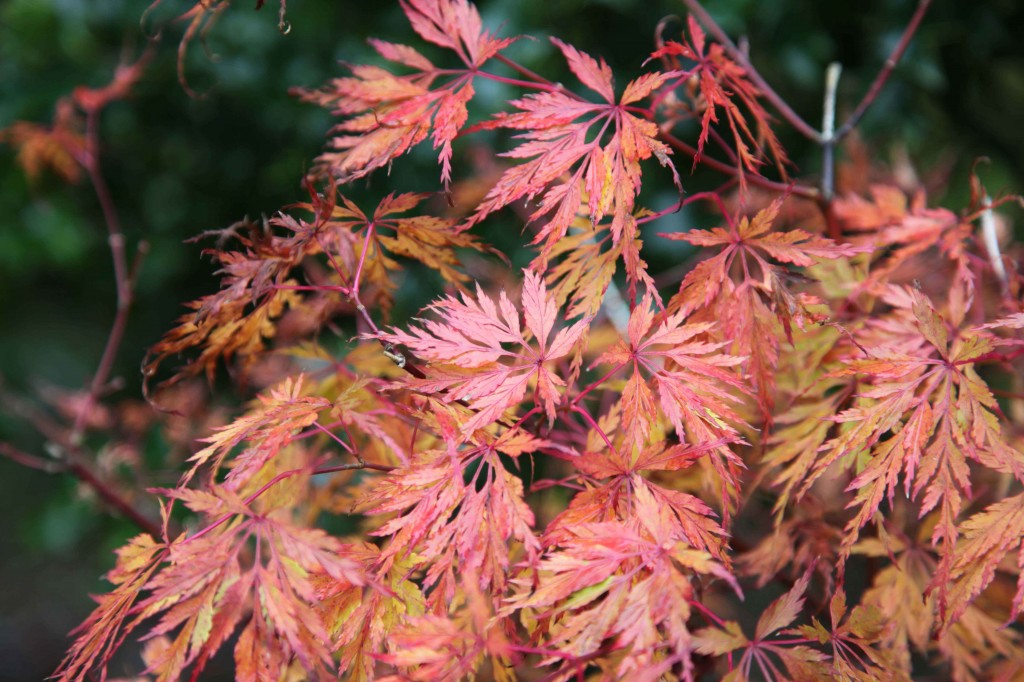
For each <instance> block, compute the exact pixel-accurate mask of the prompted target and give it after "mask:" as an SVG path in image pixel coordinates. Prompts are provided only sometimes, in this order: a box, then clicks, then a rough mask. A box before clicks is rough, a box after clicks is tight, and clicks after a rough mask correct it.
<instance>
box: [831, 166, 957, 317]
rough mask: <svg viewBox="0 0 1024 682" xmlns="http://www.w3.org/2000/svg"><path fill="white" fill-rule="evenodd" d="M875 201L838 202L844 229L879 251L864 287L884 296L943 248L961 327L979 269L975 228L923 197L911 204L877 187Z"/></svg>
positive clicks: (890, 188) (851, 197) (887, 187)
mask: <svg viewBox="0 0 1024 682" xmlns="http://www.w3.org/2000/svg"><path fill="white" fill-rule="evenodd" d="M870 194H871V198H870V200H869V199H866V198H864V197H861V196H858V195H855V194H850V195H847V196H844V197H841V198H837V199H836V201H835V203H834V207H835V214H836V217H837V219H838V220H839V221H840V224H841V225H842V226H843V227H844V228H845V229H846V230H847V231H848V232H849V233H851V235H850V237H851V239H852V240H853V241H855V242H864V241H867V242H869V243H871V244H872V245H873V246H874V248H875V250H876V258H875V262H874V263H872V266H871V273H870V275H869V276H868V278H867V279H866V280H865V281H864V283H863V284H862V285H861V288H862V289H864V290H869V291H874V292H875V293H880V292H882V291H883V290H884V287H885V286H886V285H887V284H888V283H889V282H890V281H891V280H892V279H893V277H894V276H895V275H896V274H897V273H898V272H900V271H901V270H902V269H905V268H906V266H907V265H908V264H911V263H912V259H914V258H915V257H920V255H921V254H923V253H924V252H925V251H927V250H929V249H932V248H937V249H938V251H939V253H940V254H941V256H942V258H943V259H944V260H945V261H946V262H945V263H936V264H934V265H933V266H932V267H934V268H941V267H949V268H950V273H949V275H950V276H951V277H952V280H953V281H952V282H951V283H950V284H948V285H947V286H948V288H949V291H950V294H951V296H952V297H953V298H952V299H951V301H950V303H951V307H950V315H951V317H952V318H953V322H954V323H956V324H959V323H960V322H961V321H962V320H963V316H964V315H965V314H966V311H967V309H968V308H969V307H970V305H971V301H972V300H973V297H974V288H975V278H976V276H975V272H974V270H975V268H974V266H973V265H972V263H971V259H970V255H971V254H970V249H969V247H970V245H971V243H972V242H973V240H974V228H973V226H972V225H971V224H970V221H968V220H964V219H961V217H960V216H958V215H957V214H956V213H954V212H953V211H950V210H948V209H945V208H928V205H927V202H926V197H925V194H924V192H923V191H918V192H916V193H915V194H914V195H913V196H912V197H911V198H910V200H909V201H908V200H907V196H906V194H904V192H903V190H901V189H899V188H897V187H893V186H890V185H872V186H871V188H870Z"/></svg>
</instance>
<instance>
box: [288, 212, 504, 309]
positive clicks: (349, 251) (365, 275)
mask: <svg viewBox="0 0 1024 682" xmlns="http://www.w3.org/2000/svg"><path fill="white" fill-rule="evenodd" d="M339 198H340V199H341V203H340V204H338V203H335V202H333V201H332V202H330V203H328V204H326V205H320V206H318V205H316V204H301V205H300V206H301V207H302V208H305V209H307V210H310V211H313V212H314V213H315V214H316V215H317V221H316V224H315V225H309V224H308V223H298V224H296V223H294V221H292V222H291V223H289V225H288V226H289V227H290V228H291V229H293V230H296V231H299V232H301V231H303V230H305V231H307V232H311V233H312V235H311V237H310V238H311V239H315V241H316V244H317V245H318V246H319V248H320V249H322V250H324V251H325V252H326V253H327V254H328V260H329V263H330V265H331V267H332V268H334V269H336V270H337V272H338V275H340V276H341V277H342V280H343V281H344V282H346V283H347V284H348V286H347V288H348V289H349V290H352V291H355V292H356V293H359V290H360V289H361V288H363V287H362V285H368V286H369V287H371V288H372V289H373V291H374V294H373V298H374V299H376V303H377V304H378V305H379V306H380V307H381V308H382V309H383V311H384V312H385V313H387V311H388V310H390V308H391V305H392V298H393V296H392V294H393V292H394V290H395V289H396V288H397V284H395V281H394V277H395V274H396V273H397V272H399V271H400V270H401V269H402V266H401V264H400V263H399V262H398V261H397V260H395V257H400V258H408V259H411V260H415V261H419V262H420V263H422V264H423V265H425V266H427V267H428V268H430V269H431V270H433V271H435V272H437V273H438V274H440V275H441V277H442V278H443V279H444V280H445V281H446V282H450V283H452V284H455V285H457V286H461V285H462V284H464V283H465V282H467V281H468V280H469V277H468V276H467V275H466V274H465V273H463V272H462V271H461V270H460V269H459V267H460V266H461V263H460V262H459V258H458V255H457V253H456V249H476V250H477V251H481V250H483V248H484V247H483V246H482V245H481V244H480V242H479V241H478V240H477V238H476V237H474V236H473V235H470V234H467V233H464V232H460V231H458V230H457V229H456V227H455V224H454V222H453V221H451V220H446V219H443V218H437V217H434V216H430V215H412V216H403V215H400V214H403V213H408V212H409V211H411V210H412V209H414V208H415V207H416V206H417V205H419V204H420V203H421V202H422V201H423V200H424V199H426V198H427V195H426V194H414V193H404V194H397V195H396V194H394V193H391V194H389V195H387V196H386V197H384V199H382V200H381V202H380V203H379V204H378V205H377V207H376V208H375V209H374V211H373V214H372V215H371V216H367V215H366V213H364V212H363V211H362V209H360V208H359V206H357V205H356V204H355V203H354V202H352V201H351V200H349V199H348V198H347V197H345V196H344V195H339ZM363 300H364V301H365V302H366V303H367V304H369V302H370V299H368V298H364V299H363Z"/></svg>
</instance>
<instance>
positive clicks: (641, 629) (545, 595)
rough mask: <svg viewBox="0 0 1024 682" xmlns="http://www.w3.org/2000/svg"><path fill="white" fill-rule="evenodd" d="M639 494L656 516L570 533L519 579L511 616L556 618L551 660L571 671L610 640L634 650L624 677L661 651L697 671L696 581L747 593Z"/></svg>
mask: <svg viewBox="0 0 1024 682" xmlns="http://www.w3.org/2000/svg"><path fill="white" fill-rule="evenodd" d="M635 493H636V496H637V505H638V506H639V508H640V509H642V510H644V511H645V512H653V513H651V514H638V515H637V516H635V517H633V518H631V519H630V520H628V521H607V522H596V523H580V524H575V525H573V526H572V527H571V528H566V532H567V534H566V536H565V537H564V538H562V539H560V540H559V543H558V546H556V547H552V548H551V549H550V550H549V552H548V554H547V555H546V556H545V557H544V559H542V561H541V562H540V565H539V567H538V571H537V574H536V576H532V575H526V576H524V577H523V578H521V579H519V580H517V583H518V584H519V587H520V591H519V592H518V593H517V594H516V595H515V596H513V597H512V598H511V599H509V600H508V605H507V607H506V610H507V611H508V612H510V613H511V612H513V611H517V610H520V609H533V610H534V611H535V612H536V614H537V617H539V618H542V619H544V620H546V621H548V624H547V625H546V626H544V627H543V628H542V630H543V631H545V632H546V635H547V636H546V638H545V639H546V640H547V643H548V646H549V647H551V649H553V650H555V651H557V652H558V654H557V658H556V657H552V658H551V659H550V660H558V659H568V660H567V661H566V662H565V664H564V667H563V668H562V669H561V670H562V672H563V673H566V672H569V671H572V670H573V669H574V662H573V660H574V659H575V658H577V657H583V656H587V655H590V654H593V653H594V652H595V651H597V650H598V649H599V648H600V647H601V646H602V643H604V642H605V640H606V639H613V641H614V642H615V643H616V644H617V645H618V646H621V647H623V648H625V649H626V650H627V651H628V655H626V656H625V658H624V659H623V660H622V661H621V662H620V663H619V664H618V667H617V673H618V675H619V677H620V678H621V677H623V676H625V675H627V674H628V673H630V672H633V671H638V670H643V669H645V668H647V667H650V666H651V665H653V664H654V662H655V656H654V652H655V651H656V650H657V649H658V648H661V647H664V648H666V649H667V651H668V653H669V654H670V655H671V656H672V660H673V663H679V664H680V665H682V666H683V668H684V669H687V670H688V669H691V666H692V663H691V661H690V650H691V648H692V647H691V643H690V632H689V629H688V628H687V625H686V622H687V620H688V619H689V615H690V602H691V601H692V600H693V598H694V589H693V585H692V584H691V576H692V575H701V574H703V575H707V576H709V577H717V578H720V579H722V580H724V581H725V582H726V583H727V584H728V585H730V586H731V587H733V589H734V590H736V592H737V593H739V592H740V590H739V585H738V584H737V583H736V581H735V578H733V576H732V574H731V573H730V572H729V571H728V569H726V568H725V567H724V566H722V565H721V564H720V563H719V562H717V561H715V560H714V559H712V558H711V555H710V554H708V553H707V552H704V551H699V550H696V549H693V548H692V547H689V546H687V544H686V543H685V542H684V541H681V540H678V539H677V538H676V537H675V536H674V535H673V533H672V531H671V530H670V529H671V524H668V523H664V521H665V517H664V516H663V515H662V514H660V513H657V512H656V511H655V510H656V502H655V501H654V498H653V496H652V494H651V492H650V491H649V490H648V489H647V488H646V487H645V486H643V485H638V486H637V487H636V488H635Z"/></svg>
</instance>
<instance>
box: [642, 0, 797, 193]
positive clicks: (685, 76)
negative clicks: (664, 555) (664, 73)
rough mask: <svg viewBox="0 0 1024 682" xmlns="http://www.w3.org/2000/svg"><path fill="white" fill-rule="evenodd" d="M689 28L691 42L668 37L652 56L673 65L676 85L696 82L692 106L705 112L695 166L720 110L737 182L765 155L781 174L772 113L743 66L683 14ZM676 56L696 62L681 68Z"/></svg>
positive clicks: (783, 166)
mask: <svg viewBox="0 0 1024 682" xmlns="http://www.w3.org/2000/svg"><path fill="white" fill-rule="evenodd" d="M687 28H688V31H689V34H690V40H686V36H685V34H684V35H683V42H681V43H680V42H676V41H673V40H670V41H668V42H666V43H665V44H664V45H663V46H662V47H661V48H659V49H658V50H657V51H655V52H654V53H653V54H652V55H651V58H652V59H654V58H662V59H663V60H666V61H667V65H668V66H670V67H673V68H674V69H676V70H675V71H672V72H671V73H670V74H669V75H670V77H671V78H672V79H673V80H675V83H681V82H684V81H685V82H689V83H692V82H694V81H696V85H697V90H698V91H699V93H700V96H699V98H698V97H696V96H693V97H692V99H693V100H694V101H693V105H692V109H693V112H694V113H700V112H701V110H703V114H701V131H700V137H699V138H698V140H697V154H696V155H695V156H694V158H693V163H694V166H696V164H697V162H698V161H699V160H700V157H701V155H702V154H703V152H704V145H705V144H706V143H707V141H708V136H709V135H710V133H711V126H712V124H715V123H718V122H719V112H720V111H721V112H722V113H724V114H725V119H726V121H727V122H728V124H729V130H730V131H731V133H732V138H733V145H734V147H735V153H736V159H737V164H738V168H737V170H738V171H739V177H740V182H741V183H743V182H744V174H743V172H744V171H745V170H746V171H750V172H752V173H758V172H759V168H760V166H761V165H762V164H763V163H764V161H765V159H766V158H768V157H770V158H772V159H773V160H774V161H775V165H776V168H777V169H778V171H779V173H781V174H782V176H783V178H785V177H786V165H787V164H789V159H788V158H787V157H786V152H785V150H784V149H783V148H782V145H781V144H780V143H779V140H778V138H777V137H776V136H775V131H774V126H773V125H772V124H773V120H772V117H771V116H769V115H768V112H767V111H765V109H764V107H763V106H762V105H761V102H760V96H761V92H760V91H759V90H758V89H757V87H756V86H755V85H754V84H753V83H751V82H750V79H749V78H748V77H747V73H746V70H745V69H744V68H743V67H742V66H741V65H739V64H737V63H736V62H734V61H732V60H731V59H730V58H729V57H728V55H727V54H726V52H725V50H724V48H723V47H722V46H721V45H719V44H717V43H711V44H709V43H708V42H707V40H706V36H705V34H704V30H703V29H702V28H701V27H700V24H698V23H697V20H696V19H694V18H693V17H692V16H689V17H687ZM680 57H681V58H682V59H684V60H688V61H690V62H696V64H694V65H692V66H690V67H688V68H685V69H683V68H681V63H680ZM691 92H692V91H691ZM738 103H740V104H742V105H743V107H744V108H745V109H746V110H747V111H748V112H749V113H750V115H751V116H752V117H753V118H754V123H755V126H756V131H755V130H751V127H750V124H748V123H747V118H746V116H745V115H744V114H743V111H742V110H741V109H740V107H739V105H738ZM676 118H679V116H678V115H677V116H676Z"/></svg>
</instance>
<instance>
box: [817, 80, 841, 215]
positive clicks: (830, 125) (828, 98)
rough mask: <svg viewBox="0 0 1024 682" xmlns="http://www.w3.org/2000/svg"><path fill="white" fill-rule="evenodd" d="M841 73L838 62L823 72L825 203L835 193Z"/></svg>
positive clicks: (822, 132)
mask: <svg viewBox="0 0 1024 682" xmlns="http://www.w3.org/2000/svg"><path fill="white" fill-rule="evenodd" d="M842 72H843V65H842V64H840V63H839V62H832V63H831V64H829V65H828V70H827V71H825V103H824V105H823V106H822V114H821V193H822V198H823V199H824V200H825V201H831V200H832V194H833V192H834V191H835V173H836V168H835V163H836V159H835V151H836V140H835V137H834V135H833V133H834V132H835V127H836V90H837V89H838V87H839V75H840V74H841V73H842Z"/></svg>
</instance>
